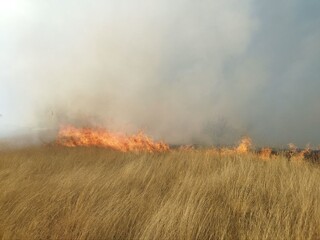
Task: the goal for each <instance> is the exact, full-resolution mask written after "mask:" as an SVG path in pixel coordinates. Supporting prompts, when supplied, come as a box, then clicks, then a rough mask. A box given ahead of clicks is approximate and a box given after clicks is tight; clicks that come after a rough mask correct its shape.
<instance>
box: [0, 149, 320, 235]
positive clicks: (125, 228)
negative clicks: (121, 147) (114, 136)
mask: <svg viewBox="0 0 320 240" xmlns="http://www.w3.org/2000/svg"><path fill="white" fill-rule="evenodd" d="M264 152H265V154H266V155H268V154H269V153H270V151H269V150H265V151H264ZM319 181H320V169H319V167H318V166H317V165H310V164H308V163H306V162H303V164H296V163H295V162H294V161H288V160H287V159H286V158H285V157H281V156H278V157H277V159H276V161H261V159H260V158H259V156H258V155H257V154H251V153H247V154H235V153H234V152H232V151H229V152H228V154H221V152H220V153H219V152H215V151H205V150H194V149H192V148H190V149H189V148H188V149H187V151H184V150H176V151H171V152H167V153H121V152H114V151H110V150H106V149H97V148H63V147H42V148H32V149H22V150H11V151H2V152H0V239H320V204H319V201H320V200H319V199H320V188H319Z"/></svg>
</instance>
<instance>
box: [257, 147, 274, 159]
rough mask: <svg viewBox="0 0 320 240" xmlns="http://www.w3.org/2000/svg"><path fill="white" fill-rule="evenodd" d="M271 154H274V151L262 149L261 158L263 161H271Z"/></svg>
mask: <svg viewBox="0 0 320 240" xmlns="http://www.w3.org/2000/svg"><path fill="white" fill-rule="evenodd" d="M271 153H272V149H271V148H269V147H265V148H262V149H261V151H260V154H259V156H260V158H261V159H263V160H269V159H271Z"/></svg>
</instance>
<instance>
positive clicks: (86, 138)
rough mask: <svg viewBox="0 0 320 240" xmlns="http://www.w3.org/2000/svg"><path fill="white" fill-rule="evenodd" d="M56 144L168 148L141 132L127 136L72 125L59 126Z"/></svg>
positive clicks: (154, 149)
mask: <svg viewBox="0 0 320 240" xmlns="http://www.w3.org/2000/svg"><path fill="white" fill-rule="evenodd" d="M57 144H59V145H63V146H67V147H77V146H85V147H91V146H96V147H103V148H111V149H114V150H118V151H122V152H129V151H135V152H137V151H147V152H163V151H168V150H169V146H168V145H167V144H165V143H163V142H154V141H153V140H152V139H151V138H149V137H148V136H146V135H145V134H143V133H142V132H139V133H138V134H134V135H131V136H127V135H125V134H122V133H114V132H110V131H108V130H106V129H104V128H77V127H74V126H64V127H61V128H60V130H59V133H58V139H57Z"/></svg>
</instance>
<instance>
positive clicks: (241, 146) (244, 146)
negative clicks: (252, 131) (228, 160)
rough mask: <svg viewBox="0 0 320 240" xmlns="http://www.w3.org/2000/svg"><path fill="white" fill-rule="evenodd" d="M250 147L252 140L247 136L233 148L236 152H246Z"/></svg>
mask: <svg viewBox="0 0 320 240" xmlns="http://www.w3.org/2000/svg"><path fill="white" fill-rule="evenodd" d="M251 148H252V140H251V138H249V137H244V138H242V139H241V141H240V144H239V145H238V147H237V148H236V149H235V150H236V152H237V153H248V152H249V151H250V150H251Z"/></svg>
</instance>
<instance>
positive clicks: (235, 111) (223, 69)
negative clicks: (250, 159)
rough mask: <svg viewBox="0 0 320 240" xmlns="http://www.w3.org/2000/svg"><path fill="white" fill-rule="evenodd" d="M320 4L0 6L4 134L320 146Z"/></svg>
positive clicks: (185, 1)
mask: <svg viewBox="0 0 320 240" xmlns="http://www.w3.org/2000/svg"><path fill="white" fill-rule="evenodd" d="M319 6H320V4H319V3H318V2H317V1H316V0H314V1H308V2H305V1H302V0H294V1H282V2H281V3H279V2H278V1H274V0H272V1H257V0H255V1H254V0H242V1H239V0H215V1H208V0H202V1H198V2H197V3H196V2H194V1H190V0H179V1H174V2H172V1H168V0H161V1H160V0H156V1H147V0H138V1H129V0H122V1H111V0H109V1H102V0H101V1H86V0H82V1H73V0H69V1H63V2H57V1H52V0H49V1H37V0H28V1H27V0H15V1H10V3H9V1H5V0H0V53H1V54H0V69H1V72H0V111H1V112H0V113H1V114H2V116H1V117H0V132H3V134H2V135H5V134H6V135H13V134H21V133H25V132H32V131H38V130H39V129H40V130H42V129H55V128H57V127H58V126H59V124H62V123H73V124H78V125H86V124H92V125H102V126H105V127H108V128H112V129H115V130H121V131H126V132H134V131H137V130H138V129H143V130H144V131H145V132H146V133H147V134H149V135H151V136H153V137H154V138H156V139H163V140H165V141H167V142H169V143H178V144H179V143H201V144H230V143H233V142H235V141H236V140H237V139H238V138H239V137H241V136H242V135H249V136H251V137H252V138H253V139H254V141H255V142H256V143H257V144H258V145H259V144H260V145H272V146H279V145H284V144H286V143H288V142H292V141H293V142H295V143H297V144H298V145H299V144H300V145H304V144H306V143H312V144H318V143H320V138H319V136H320V130H319V127H318V126H319V124H320V112H319V100H320V99H319V96H318V89H319V87H320V81H319V69H320V66H319V64H320V61H319V59H320V30H319V28H318V27H317V26H319V24H320V17H319V16H318V14H317V13H318V11H317V10H319ZM40 132H41V131H40Z"/></svg>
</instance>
